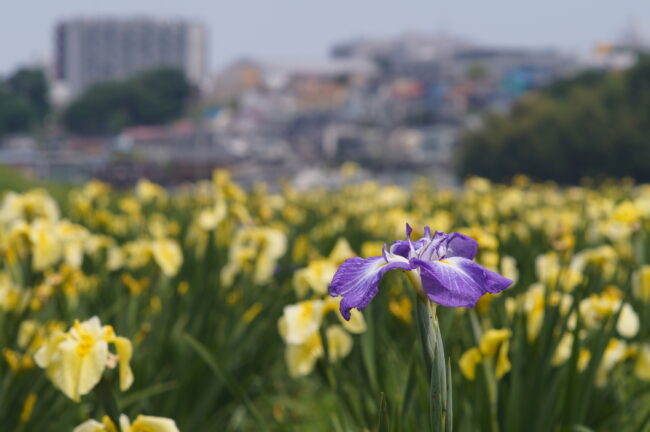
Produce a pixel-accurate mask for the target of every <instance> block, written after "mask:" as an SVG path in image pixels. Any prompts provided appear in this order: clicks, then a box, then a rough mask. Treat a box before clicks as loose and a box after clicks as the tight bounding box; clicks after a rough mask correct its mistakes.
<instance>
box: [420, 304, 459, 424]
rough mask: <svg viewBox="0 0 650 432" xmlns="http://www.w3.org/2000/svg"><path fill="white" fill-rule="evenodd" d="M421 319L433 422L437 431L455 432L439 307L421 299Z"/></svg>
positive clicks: (422, 341)
mask: <svg viewBox="0 0 650 432" xmlns="http://www.w3.org/2000/svg"><path fill="white" fill-rule="evenodd" d="M416 311H417V318H418V319H417V320H418V329H419V333H420V341H421V343H422V351H423V356H424V364H425V370H426V372H427V374H428V375H429V376H430V382H429V404H430V407H431V410H430V412H429V414H430V421H431V426H432V429H433V430H434V431H445V432H451V429H452V416H451V412H450V410H451V406H452V405H451V375H450V374H449V373H448V365H447V363H446V362H445V353H444V348H443V344H442V335H441V334H440V325H439V324H438V317H437V315H436V305H435V304H433V303H432V302H431V301H429V300H428V299H423V298H421V297H419V296H418V301H417V309H416Z"/></svg>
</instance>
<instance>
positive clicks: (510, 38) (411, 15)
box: [0, 0, 650, 73]
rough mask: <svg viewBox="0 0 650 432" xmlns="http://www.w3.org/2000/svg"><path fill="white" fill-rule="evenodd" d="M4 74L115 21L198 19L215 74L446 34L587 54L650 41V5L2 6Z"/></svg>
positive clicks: (93, 1)
mask: <svg viewBox="0 0 650 432" xmlns="http://www.w3.org/2000/svg"><path fill="white" fill-rule="evenodd" d="M0 5H3V6H1V9H0V73H6V72H8V71H10V70H12V69H14V68H15V67H16V66H18V65H20V64H24V63H28V62H33V61H34V60H44V59H50V58H51V57H52V46H53V43H52V33H53V28H54V25H55V23H56V22H57V21H58V20H60V19H62V18H69V17H79V16H93V15H98V14H111V15H118V16H128V15H133V14H139V15H149V16H151V15H153V16H158V17H178V16H182V17H185V18H190V19H199V20H201V21H202V22H204V23H205V24H206V25H207V27H208V29H209V30H210V36H211V37H210V39H211V46H210V57H211V66H212V67H213V68H217V67H220V66H223V65H224V64H226V63H227V62H228V61H230V60H233V59H235V58H238V57H242V56H255V57H263V58H280V59H301V58H305V59H316V58H323V57H325V56H326V55H327V53H328V48H329V47H330V46H331V45H332V43H335V42H338V41H341V40H347V39H350V38H352V37H355V36H391V35H397V34H400V33H404V32H407V31H432V32H434V31H447V32H450V33H452V34H456V35H460V36H466V37H469V38H471V39H472V40H475V41H477V42H484V43H492V44H507V45H520V46H543V47H558V48H564V49H570V50H580V51H582V52H585V51H586V50H587V49H589V47H591V46H592V45H593V44H594V43H596V42H602V41H608V40H611V39H613V38H615V37H617V36H619V35H620V34H621V33H622V32H623V29H624V28H625V26H626V25H627V24H629V22H630V21H631V20H632V19H635V20H636V22H637V24H638V27H639V28H640V29H641V30H642V32H643V34H644V35H645V36H646V38H647V39H650V0H615V1H610V0H543V1H542V0H539V1H534V2H533V1H530V0H528V1H526V0H473V1H469V0H444V1H443V0H401V1H400V0H320V1H313V0H156V1H150V0H110V1H104V0H56V1H50V0H16V1H12V0H0Z"/></svg>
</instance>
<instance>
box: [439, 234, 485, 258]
mask: <svg viewBox="0 0 650 432" xmlns="http://www.w3.org/2000/svg"><path fill="white" fill-rule="evenodd" d="M476 252H478V243H477V242H476V240H474V239H473V238H471V237H467V236H466V235H464V234H460V233H456V232H455V233H450V234H449V235H448V236H447V253H446V254H445V257H449V258H451V257H463V258H467V259H473V258H474V257H475V256H476Z"/></svg>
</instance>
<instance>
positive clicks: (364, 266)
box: [329, 256, 413, 321]
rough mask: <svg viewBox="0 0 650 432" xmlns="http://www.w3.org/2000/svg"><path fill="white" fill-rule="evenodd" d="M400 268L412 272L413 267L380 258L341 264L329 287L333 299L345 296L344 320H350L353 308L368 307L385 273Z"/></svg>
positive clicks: (352, 260)
mask: <svg viewBox="0 0 650 432" xmlns="http://www.w3.org/2000/svg"><path fill="white" fill-rule="evenodd" d="M405 261H406V260H405ZM398 268H399V269H404V270H411V269H412V268H413V267H412V266H411V264H409V263H408V262H401V261H400V262H389V263H387V262H386V261H385V260H384V258H383V257H380V256H379V257H371V258H368V259H363V258H358V257H356V258H350V259H348V260H346V261H345V262H344V263H343V264H341V267H339V269H338V271H337V272H336V274H335V275H334V278H333V279H332V283H331V284H330V286H329V293H330V295H331V296H332V297H336V296H339V295H341V296H343V299H342V300H341V306H340V309H341V315H343V318H345V319H346V321H348V320H350V309H352V308H357V309H359V310H361V309H364V308H365V307H366V306H368V303H370V301H371V300H372V299H373V298H374V297H375V296H376V295H377V291H378V290H379V282H380V281H381V278H382V276H383V275H384V273H385V272H387V271H388V270H394V269H398Z"/></svg>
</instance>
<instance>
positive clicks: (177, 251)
mask: <svg viewBox="0 0 650 432" xmlns="http://www.w3.org/2000/svg"><path fill="white" fill-rule="evenodd" d="M151 250H152V252H153V257H154V260H155V261H156V264H158V266H159V267H160V269H161V270H162V272H163V273H164V274H165V276H169V277H172V276H176V274H177V273H178V270H179V269H180V268H181V265H182V264H183V252H182V251H181V247H180V246H179V245H178V242H177V241H176V240H171V239H160V240H154V241H153V242H152V243H151Z"/></svg>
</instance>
